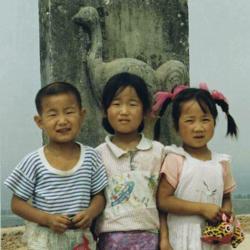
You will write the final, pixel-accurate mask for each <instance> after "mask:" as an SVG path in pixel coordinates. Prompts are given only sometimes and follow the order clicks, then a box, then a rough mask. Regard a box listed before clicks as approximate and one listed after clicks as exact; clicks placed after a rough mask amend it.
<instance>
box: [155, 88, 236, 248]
mask: <svg viewBox="0 0 250 250" xmlns="http://www.w3.org/2000/svg"><path fill="white" fill-rule="evenodd" d="M170 103H172V119H173V123H174V127H175V129H176V131H177V133H178V135H179V136H180V138H181V140H182V146H180V147H178V146H176V145H171V146H166V147H165V149H166V151H167V156H166V158H165V160H164V163H163V165H162V169H161V179H160V184H159V189H158V197H157V200H158V206H159V208H160V210H162V211H164V212H167V213H168V219H167V223H168V227H169V240H170V243H171V245H172V247H173V249H174V250H201V249H202V250H204V249H206V250H208V249H209V250H212V249H220V250H222V249H223V250H226V249H231V244H207V243H205V242H203V241H202V240H201V236H202V230H203V228H204V227H205V225H206V223H207V222H208V223H212V224H213V225H215V224H216V223H219V222H220V221H221V218H222V215H223V214H224V215H227V216H231V214H232V202H231V192H232V191H233V190H234V188H235V186H236V183H235V181H234V178H233V176H232V172H231V168H230V162H231V157H230V156H229V155H227V154H219V153H216V152H214V151H212V150H210V149H209V147H208V143H209V141H210V140H211V139H212V138H213V135H214V129H215V125H216V118H217V115H218V112H217V108H216V105H218V106H220V107H221V109H222V111H223V112H224V113H225V114H226V117H227V122H228V126H227V135H230V136H232V137H236V136H237V125H236V123H235V121H234V119H233V118H232V116H231V115H230V114H229V106H228V103H227V100H226V98H225V97H224V96H223V94H221V93H220V92H218V91H212V92H210V91H209V90H208V88H207V86H206V84H201V85H200V88H189V87H188V86H185V85H180V86H178V87H176V88H175V89H174V90H173V91H172V92H170V93H169V92H158V93H157V94H156V102H155V105H154V106H153V112H155V113H156V112H158V114H159V117H161V116H162V115H163V114H164V112H165V110H166V109H167V108H168V107H169V104H170ZM159 130H160V118H159V119H158V121H157V122H156V126H155V139H158V137H159Z"/></svg>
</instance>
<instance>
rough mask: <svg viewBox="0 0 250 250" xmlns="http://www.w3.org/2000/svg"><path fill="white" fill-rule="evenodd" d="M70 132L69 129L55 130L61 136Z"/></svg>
mask: <svg viewBox="0 0 250 250" xmlns="http://www.w3.org/2000/svg"><path fill="white" fill-rule="evenodd" d="M69 131H70V128H61V129H57V131H56V132H57V133H61V134H64V133H67V132H69Z"/></svg>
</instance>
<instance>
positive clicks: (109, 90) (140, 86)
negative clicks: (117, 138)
mask: <svg viewBox="0 0 250 250" xmlns="http://www.w3.org/2000/svg"><path fill="white" fill-rule="evenodd" d="M128 86H131V87H133V88H134V89H135V91H136V94H137V95H138V97H139V99H140V100H141V102H142V105H143V113H144V114H146V113H147V112H149V111H150V108H151V96H150V93H149V91H148V88H147V85H146V83H145V81H144V80H143V79H142V78H141V77H139V76H137V75H134V74H131V73H127V72H123V73H119V74H116V75H114V76H112V77H111V78H110V79H109V80H108V82H107V83H106V85H105V87H104V89H103V92H102V108H103V111H104V113H105V115H106V114H107V110H108V108H109V106H110V104H111V102H112V100H113V99H114V97H115V95H116V94H117V92H118V91H119V92H120V91H122V90H123V89H125V88H126V87H128ZM102 125H103V127H104V129H105V130H106V131H107V132H108V133H110V134H114V132H115V131H114V129H113V128H112V126H111V125H110V123H109V121H108V119H107V117H106V116H105V117H103V120H102ZM143 128H144V121H142V123H141V124H140V126H139V128H138V132H141V131H142V130H143Z"/></svg>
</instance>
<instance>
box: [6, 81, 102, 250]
mask: <svg viewBox="0 0 250 250" xmlns="http://www.w3.org/2000/svg"><path fill="white" fill-rule="evenodd" d="M35 101H36V108H37V112H38V115H36V116H35V117H34V120H35V122H36V124H37V126H38V127H39V128H41V129H42V130H43V132H44V133H45V134H46V135H47V136H48V144H47V145H45V146H43V147H42V148H39V149H38V150H36V151H34V152H32V153H30V154H28V155H27V156H26V157H25V158H24V159H23V160H22V161H21V162H20V163H19V164H18V165H17V167H16V168H15V169H14V171H13V172H12V174H11V175H10V176H9V177H8V178H7V180H6V181H5V184H6V185H7V186H8V187H9V188H10V189H11V190H12V191H13V193H14V194H13V198H12V202H11V207H12V210H13V212H14V213H16V214H17V215H19V216H21V217H23V218H24V219H26V220H28V221H29V222H28V223H27V240H28V242H27V243H28V249H35V250H37V249H39V250H40V249H44V250H45V249H46V250H57V249H58V250H59V249H60V250H61V249H63V250H72V249H73V248H74V247H77V245H79V244H81V243H82V244H85V245H88V246H86V248H84V249H95V243H94V241H93V237H92V235H91V233H90V230H89V226H90V225H91V222H92V220H93V219H94V218H95V217H96V216H97V215H98V214H100V213H101V212H102V210H103V209H104V206H105V199H104V196H103V189H104V188H105V186H106V185H107V176H106V173H105V169H104V167H103V163H102V161H101V159H100V157H99V156H98V154H97V152H96V151H95V150H94V149H93V148H91V147H88V146H84V145H82V144H80V143H78V142H76V141H75V139H76V137H77V135H78V133H79V131H80V128H81V124H82V122H83V118H84V115H85V109H83V108H82V104H81V97H80V94H79V92H78V90H77V89H76V88H75V87H74V86H73V85H71V84H69V83H65V82H54V83H51V84H49V85H47V86H45V87H43V88H42V89H40V90H39V92H38V93H37V95H36V100H35ZM29 199H32V204H30V203H29V202H28V200H29ZM86 242H88V243H89V244H87V243H86Z"/></svg>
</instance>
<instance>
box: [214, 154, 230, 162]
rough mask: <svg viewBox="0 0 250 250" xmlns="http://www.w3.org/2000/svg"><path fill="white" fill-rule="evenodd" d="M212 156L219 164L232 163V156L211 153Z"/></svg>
mask: <svg viewBox="0 0 250 250" xmlns="http://www.w3.org/2000/svg"><path fill="white" fill-rule="evenodd" d="M212 155H213V158H215V159H216V160H217V161H219V162H228V163H230V162H231V161H232V156H231V155H229V154H224V153H217V152H213V153H212Z"/></svg>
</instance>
